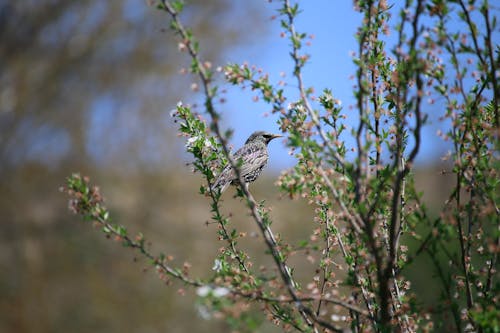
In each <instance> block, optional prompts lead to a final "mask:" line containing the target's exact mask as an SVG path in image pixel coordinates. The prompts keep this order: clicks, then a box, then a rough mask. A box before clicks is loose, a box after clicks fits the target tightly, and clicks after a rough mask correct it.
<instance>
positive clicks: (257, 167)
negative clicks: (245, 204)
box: [212, 131, 281, 193]
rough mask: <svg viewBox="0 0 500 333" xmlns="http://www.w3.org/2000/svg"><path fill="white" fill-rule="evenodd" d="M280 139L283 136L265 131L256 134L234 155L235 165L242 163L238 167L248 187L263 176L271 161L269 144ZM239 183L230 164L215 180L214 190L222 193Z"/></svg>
mask: <svg viewBox="0 0 500 333" xmlns="http://www.w3.org/2000/svg"><path fill="white" fill-rule="evenodd" d="M279 137H281V135H278V134H272V133H268V132H264V131H257V132H254V133H252V135H250V137H249V138H248V139H247V141H246V142H245V145H243V147H241V148H240V149H238V150H237V151H236V153H234V154H233V155H232V158H233V160H234V162H235V163H237V164H238V163H241V164H238V165H240V173H241V176H242V177H243V179H244V180H245V185H246V186H248V184H249V183H251V182H253V181H255V180H256V179H257V178H258V177H259V175H260V174H261V172H262V169H264V167H265V166H266V164H267V160H268V159H269V153H268V152H267V144H268V143H269V142H271V140H272V139H276V138H279ZM240 161H241V162H240ZM237 182H238V178H237V177H236V173H235V172H234V170H233V168H232V167H231V164H229V163H228V164H227V165H226V167H225V168H224V169H223V170H222V172H221V173H220V175H219V177H217V179H216V180H215V182H214V184H213V185H212V189H213V190H217V189H220V192H221V193H222V192H224V190H225V189H226V188H227V187H228V186H229V185H230V184H235V183H237Z"/></svg>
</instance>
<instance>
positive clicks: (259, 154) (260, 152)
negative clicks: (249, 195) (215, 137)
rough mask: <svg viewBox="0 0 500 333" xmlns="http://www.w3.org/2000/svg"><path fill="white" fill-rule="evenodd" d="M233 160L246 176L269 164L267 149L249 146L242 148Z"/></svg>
mask: <svg viewBox="0 0 500 333" xmlns="http://www.w3.org/2000/svg"><path fill="white" fill-rule="evenodd" d="M233 158H234V161H235V162H236V164H237V165H239V166H240V173H241V174H242V175H243V176H244V175H247V174H249V173H252V172H253V171H255V170H257V169H259V168H262V166H263V165H265V164H266V163H267V159H268V155H267V151H266V148H265V147H259V146H258V145H248V146H243V147H242V148H240V149H239V150H238V151H237V152H236V153H235V154H234V156H233ZM240 160H241V164H240V162H239V161H240Z"/></svg>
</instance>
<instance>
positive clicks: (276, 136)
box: [271, 134, 283, 139]
mask: <svg viewBox="0 0 500 333" xmlns="http://www.w3.org/2000/svg"><path fill="white" fill-rule="evenodd" d="M282 137H283V135H281V134H273V136H272V138H271V139H276V138H282Z"/></svg>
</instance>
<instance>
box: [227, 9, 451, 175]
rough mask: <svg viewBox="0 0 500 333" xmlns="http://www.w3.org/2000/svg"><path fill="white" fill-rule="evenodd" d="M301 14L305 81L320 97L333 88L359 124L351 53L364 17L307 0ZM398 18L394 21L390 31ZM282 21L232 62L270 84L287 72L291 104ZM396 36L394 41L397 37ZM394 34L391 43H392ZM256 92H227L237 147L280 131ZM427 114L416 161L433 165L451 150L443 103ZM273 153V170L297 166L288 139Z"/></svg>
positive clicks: (236, 52)
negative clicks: (306, 42) (441, 132)
mask: <svg viewBox="0 0 500 333" xmlns="http://www.w3.org/2000/svg"><path fill="white" fill-rule="evenodd" d="M262 6H263V9H264V10H266V11H268V13H269V15H267V17H268V19H269V18H270V17H271V16H272V15H275V13H276V10H275V9H276V8H277V6H278V3H271V4H268V3H267V2H266V3H264V2H263V5H262ZM300 8H301V9H302V13H301V14H300V15H299V17H298V19H297V24H296V27H297V31H299V32H306V33H307V34H308V35H310V34H313V35H314V38H313V39H312V40H311V42H312V43H311V45H310V46H306V47H305V49H304V51H305V52H306V53H308V54H310V55H311V59H310V61H309V63H308V64H307V65H306V67H305V69H304V79H305V83H306V85H307V86H313V87H314V88H315V91H316V93H317V95H318V94H319V93H320V92H321V91H322V90H323V89H324V88H329V89H331V90H332V92H333V95H334V97H335V98H338V99H340V100H341V101H342V105H343V107H344V109H343V112H344V113H345V114H346V115H347V116H348V119H347V125H348V126H355V125H356V124H357V122H356V117H357V110H356V108H353V109H349V105H354V103H355V101H354V97H353V89H352V86H353V85H354V83H355V82H354V81H353V80H350V77H351V76H352V75H353V74H355V71H356V68H355V67H354V65H353V62H352V56H351V52H352V51H355V50H357V42H356V39H355V37H354V36H355V33H356V29H357V26H358V25H359V23H360V22H361V18H362V17H361V15H360V14H359V13H358V12H356V11H354V10H353V7H352V1H335V2H333V1H328V0H315V1H302V2H301V6H300ZM395 22H396V20H395V19H393V21H392V22H390V23H391V24H390V25H391V27H393V26H394V25H395ZM281 31H282V30H281V29H280V24H279V19H276V20H274V21H273V22H272V28H271V29H270V31H268V32H266V34H265V35H264V36H261V37H260V38H257V40H258V42H257V43H256V44H254V45H250V46H246V47H240V48H237V49H233V50H231V51H230V52H228V54H227V56H226V57H227V61H228V62H232V63H243V62H248V63H249V64H250V65H255V66H257V67H259V68H262V69H263V70H264V72H268V73H269V75H270V78H271V81H274V82H278V81H279V80H281V79H282V77H280V73H281V72H286V73H287V75H286V77H285V80H286V81H287V83H288V84H289V85H288V87H287V90H286V91H288V92H289V93H288V94H287V97H288V101H289V102H290V101H293V100H294V99H295V98H296V97H297V94H296V89H294V87H295V80H294V78H293V77H292V75H291V69H292V61H291V59H290V56H289V52H290V48H289V47H288V45H289V41H288V39H286V38H282V37H280V33H281ZM392 37H395V33H393V35H392ZM392 37H391V36H390V37H389V39H388V43H390V42H391V38H392ZM255 95H256V94H255V92H251V91H249V90H248V89H247V90H245V91H242V90H241V89H239V88H230V89H229V90H228V95H227V98H228V102H227V103H226V104H225V105H224V106H223V107H222V111H223V114H224V116H226V117H227V118H226V119H227V122H225V123H223V125H224V126H225V127H226V128H227V127H231V128H233V129H234V130H235V132H234V137H233V139H232V143H233V144H234V146H235V148H238V147H239V146H241V145H242V144H243V142H244V141H245V140H246V138H247V136H248V135H249V134H250V133H252V132H253V131H254V130H257V129H262V130H269V131H273V132H278V125H277V124H276V119H277V118H276V117H275V116H272V115H270V116H265V114H266V113H267V112H268V111H269V110H270V106H269V105H266V104H265V103H264V102H254V101H253V100H252V97H253V96H255ZM423 109H424V112H426V113H428V114H429V119H430V124H428V125H427V126H426V127H425V128H424V129H423V135H422V137H423V139H422V146H421V147H422V148H421V152H420V154H419V157H418V158H417V163H420V164H429V163H432V162H434V161H436V160H438V159H439V157H440V156H442V155H443V154H444V153H445V151H446V150H447V149H448V147H447V146H446V143H445V142H443V141H442V140H441V139H439V138H438V137H437V135H436V132H437V128H436V126H437V125H439V121H438V120H437V118H438V117H439V116H441V115H442V112H441V111H440V110H441V109H443V108H442V106H439V103H436V104H434V105H429V104H427V103H425V104H424V106H423ZM347 145H348V146H351V145H354V140H353V139H349V140H348V141H347ZM270 152H271V154H272V159H271V162H270V164H271V167H274V168H283V167H287V166H290V165H293V163H294V159H293V158H292V157H290V156H289V155H288V154H287V149H286V147H285V144H284V142H283V141H280V142H278V143H276V142H273V143H271V145H270Z"/></svg>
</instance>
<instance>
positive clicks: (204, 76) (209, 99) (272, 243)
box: [160, 0, 342, 332]
mask: <svg viewBox="0 0 500 333" xmlns="http://www.w3.org/2000/svg"><path fill="white" fill-rule="evenodd" d="M160 1H161V3H162V4H163V6H164V8H165V10H166V11H167V12H168V13H169V14H170V16H171V17H172V20H173V21H175V23H176V26H177V28H176V32H177V33H178V34H179V35H180V36H181V38H182V39H183V40H184V41H185V42H186V47H187V50H188V52H189V55H190V56H191V58H192V59H193V60H194V61H195V62H196V65H197V69H198V75H199V77H200V80H201V82H202V85H203V89H204V93H205V97H206V99H205V107H206V109H207V112H208V113H209V115H210V117H211V119H212V125H213V126H212V127H213V131H214V133H215V135H216V136H217V138H218V139H219V140H220V143H221V146H222V148H223V151H224V154H225V156H226V158H227V159H228V161H229V163H230V165H231V167H232V168H233V170H235V174H236V177H237V178H238V180H239V182H238V183H239V186H240V189H241V191H242V193H243V195H244V197H245V198H246V200H247V204H248V206H249V208H250V210H251V215H252V217H253V219H254V220H255V222H256V223H257V225H258V226H259V229H260V230H261V232H262V234H263V236H264V240H265V242H266V245H267V246H268V248H269V250H270V251H271V254H272V257H273V259H274V261H275V263H276V265H277V266H278V268H279V272H280V275H281V277H282V279H283V282H284V283H285V285H286V287H287V290H288V292H289V293H290V295H291V297H292V299H294V301H295V302H294V304H295V306H296V307H297V309H298V311H299V313H300V314H301V316H302V317H303V318H304V320H305V321H306V323H307V325H308V326H310V327H312V328H313V329H314V330H315V331H317V329H316V327H315V326H314V322H317V323H319V324H320V325H321V326H324V327H326V328H328V329H331V330H333V331H339V332H341V331H342V330H341V329H340V328H338V327H335V326H334V325H332V324H329V323H326V322H322V321H320V319H319V318H317V317H316V316H314V314H312V313H310V310H309V309H307V308H306V307H305V306H304V304H303V303H302V301H301V300H300V298H299V297H298V296H297V291H296V288H295V285H296V283H295V281H294V279H293V277H292V276H291V272H290V269H289V268H288V266H287V265H286V264H285V263H284V261H283V259H282V258H283V257H282V255H281V253H280V251H279V250H278V244H277V243H276V240H275V238H274V234H273V232H272V231H271V229H270V227H269V225H267V223H265V222H264V221H263V219H262V216H261V215H260V213H259V211H258V204H257V202H256V201H255V199H254V198H253V196H252V194H251V193H250V192H249V190H248V187H247V186H246V185H245V181H244V179H243V177H242V175H241V172H240V169H239V167H238V164H237V161H235V160H234V159H233V158H232V156H231V154H230V153H229V149H228V147H227V142H226V139H225V138H224V137H223V136H222V133H221V131H220V128H219V126H218V118H219V115H218V113H217V112H216V110H215V108H214V105H213V98H214V93H213V91H214V90H213V89H212V88H211V80H210V78H209V75H208V73H207V72H206V70H205V68H204V67H203V65H202V62H201V60H200V57H199V55H198V53H197V52H196V50H195V48H194V46H193V45H192V43H190V42H189V41H190V38H189V35H188V33H187V31H186V29H185V28H184V26H183V25H182V23H181V22H180V20H179V18H178V13H177V12H176V11H175V10H174V8H173V7H172V6H171V4H170V3H169V2H168V1H165V0H160ZM308 310H309V311H308Z"/></svg>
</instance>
